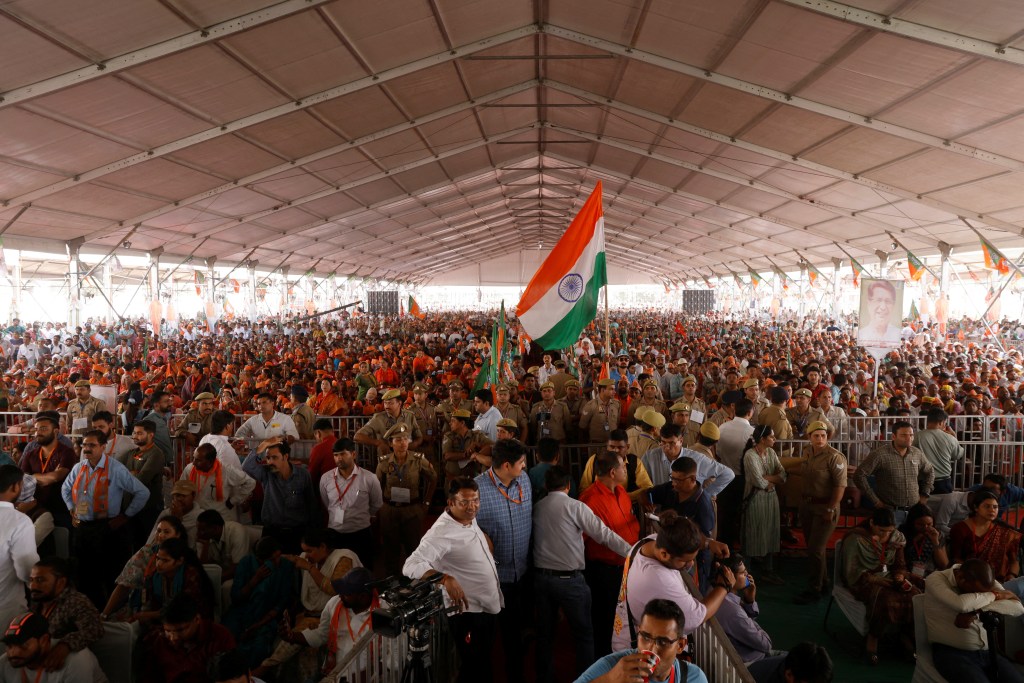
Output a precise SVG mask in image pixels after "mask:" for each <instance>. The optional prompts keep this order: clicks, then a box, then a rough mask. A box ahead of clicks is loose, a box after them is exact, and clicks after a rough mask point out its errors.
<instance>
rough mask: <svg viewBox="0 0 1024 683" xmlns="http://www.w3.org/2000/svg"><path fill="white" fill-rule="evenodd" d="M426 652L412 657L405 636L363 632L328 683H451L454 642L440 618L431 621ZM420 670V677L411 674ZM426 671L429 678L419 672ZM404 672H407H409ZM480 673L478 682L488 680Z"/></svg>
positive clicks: (455, 661)
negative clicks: (432, 625)
mask: <svg viewBox="0 0 1024 683" xmlns="http://www.w3.org/2000/svg"><path fill="white" fill-rule="evenodd" d="M434 619H435V622H434V624H435V625H434V627H433V628H432V629H431V637H430V645H429V647H428V651H427V652H425V653H422V656H414V655H413V653H411V652H410V650H409V636H408V634H407V633H406V632H405V631H403V632H402V633H401V634H400V635H399V636H398V637H397V638H388V637H386V636H382V635H380V634H378V633H375V632H374V631H373V630H372V629H369V628H368V629H367V630H366V632H364V633H363V634H362V635H361V636H360V637H359V640H357V641H356V643H355V645H354V646H353V647H352V649H351V650H350V651H349V652H348V653H347V654H346V655H345V656H344V657H342V658H341V661H339V662H338V666H337V667H336V668H337V671H338V673H337V674H335V675H334V676H332V677H331V678H329V679H325V680H331V681H336V682H337V683H342V682H348V683H351V682H352V681H359V683H400V681H405V680H408V681H421V680H434V681H454V680H455V678H456V672H457V671H458V656H457V655H456V652H455V642H454V641H453V640H452V637H451V631H450V630H449V629H448V620H447V618H445V617H444V616H437V617H434ZM417 667H422V668H421V669H420V673H417V674H413V673H412V670H413V669H416V668H417ZM424 668H425V669H427V670H429V671H430V674H431V676H430V677H429V678H427V677H425V676H423V675H422V669H424ZM406 669H410V671H409V672H407V671H406ZM489 678H490V676H489V674H485V673H483V672H482V673H481V680H483V679H489Z"/></svg>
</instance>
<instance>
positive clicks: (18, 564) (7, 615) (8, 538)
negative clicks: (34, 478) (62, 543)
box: [0, 465, 39, 625]
mask: <svg viewBox="0 0 1024 683" xmlns="http://www.w3.org/2000/svg"><path fill="white" fill-rule="evenodd" d="M21 482H22V472H21V470H20V469H18V468H17V467H16V466H14V465H3V466H2V467H0V549H2V552H3V554H2V555H0V624H4V625H6V624H7V623H9V622H10V620H11V619H13V618H14V617H15V616H17V615H19V614H21V613H22V612H24V611H25V610H26V609H27V607H28V605H27V604H26V602H25V585H26V584H27V583H28V578H29V574H30V573H31V572H32V567H33V565H35V563H36V562H38V561H39V554H38V553H37V552H36V539H35V530H34V529H33V527H32V520H30V519H29V518H28V516H27V515H24V514H22V513H20V512H18V511H17V510H15V509H14V503H15V501H17V500H18V496H20V495H21Z"/></svg>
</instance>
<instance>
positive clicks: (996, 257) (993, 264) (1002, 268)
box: [981, 237, 1010, 275]
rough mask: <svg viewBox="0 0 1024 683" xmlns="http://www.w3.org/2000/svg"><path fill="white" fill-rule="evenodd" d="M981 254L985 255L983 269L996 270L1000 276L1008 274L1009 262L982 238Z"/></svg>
mask: <svg viewBox="0 0 1024 683" xmlns="http://www.w3.org/2000/svg"><path fill="white" fill-rule="evenodd" d="M981 252H982V253H983V254H984V255H985V267H986V268H988V269H990V270H998V271H999V274H1000V275H1007V274H1009V272H1010V262H1009V261H1007V260H1006V257H1005V256H1003V255H1002V253H1000V251H999V250H998V249H996V248H995V247H994V246H992V245H991V244H990V243H989V241H988V240H986V239H985V238H984V237H982V238H981Z"/></svg>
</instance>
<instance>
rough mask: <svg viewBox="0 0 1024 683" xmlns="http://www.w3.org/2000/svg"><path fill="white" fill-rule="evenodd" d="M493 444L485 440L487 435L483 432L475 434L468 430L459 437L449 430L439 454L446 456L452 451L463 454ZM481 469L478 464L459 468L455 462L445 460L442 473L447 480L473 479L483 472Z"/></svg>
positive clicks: (469, 464)
mask: <svg viewBox="0 0 1024 683" xmlns="http://www.w3.org/2000/svg"><path fill="white" fill-rule="evenodd" d="M493 443H494V442H492V441H491V440H490V439H488V438H487V435H486V434H484V433H483V432H477V431H473V430H470V431H469V432H467V433H466V435H465V436H459V435H458V434H456V433H455V432H453V431H451V430H449V431H448V433H447V434H445V435H444V444H442V446H441V453H442V454H444V455H447V454H448V453H450V452H452V451H458V452H460V453H464V452H466V451H467V450H471V449H473V447H474V446H475V447H476V448H477V450H479V449H480V448H483V447H484V446H490V445H492V444H493ZM483 469H484V468H483V467H481V466H480V463H478V462H470V463H467V464H466V466H465V467H459V462H458V461H457V460H446V461H445V463H444V473H445V476H446V477H448V478H449V479H451V478H454V477H475V476H476V475H478V474H480V472H482V471H483Z"/></svg>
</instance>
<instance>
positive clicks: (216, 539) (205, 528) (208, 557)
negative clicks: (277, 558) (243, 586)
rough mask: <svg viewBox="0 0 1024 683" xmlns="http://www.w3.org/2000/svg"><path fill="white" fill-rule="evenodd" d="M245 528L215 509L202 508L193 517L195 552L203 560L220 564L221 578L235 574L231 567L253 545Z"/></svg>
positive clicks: (207, 562)
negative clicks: (195, 516) (194, 524)
mask: <svg viewBox="0 0 1024 683" xmlns="http://www.w3.org/2000/svg"><path fill="white" fill-rule="evenodd" d="M248 529H249V528H248V527H244V526H242V525H241V524H239V523H238V522H232V521H230V520H225V519H224V518H223V517H221V516H220V513H219V512H217V511H216V510H203V511H202V512H200V513H199V516H198V517H197V518H196V555H198V556H199V559H200V561H202V562H203V564H216V565H220V568H221V579H222V580H224V581H229V580H231V579H233V578H234V577H235V568H236V567H238V563H239V562H241V561H242V558H243V557H245V556H246V555H248V554H249V553H250V552H251V551H252V546H253V545H254V543H253V539H252V537H251V536H250V535H249V530H248Z"/></svg>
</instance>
